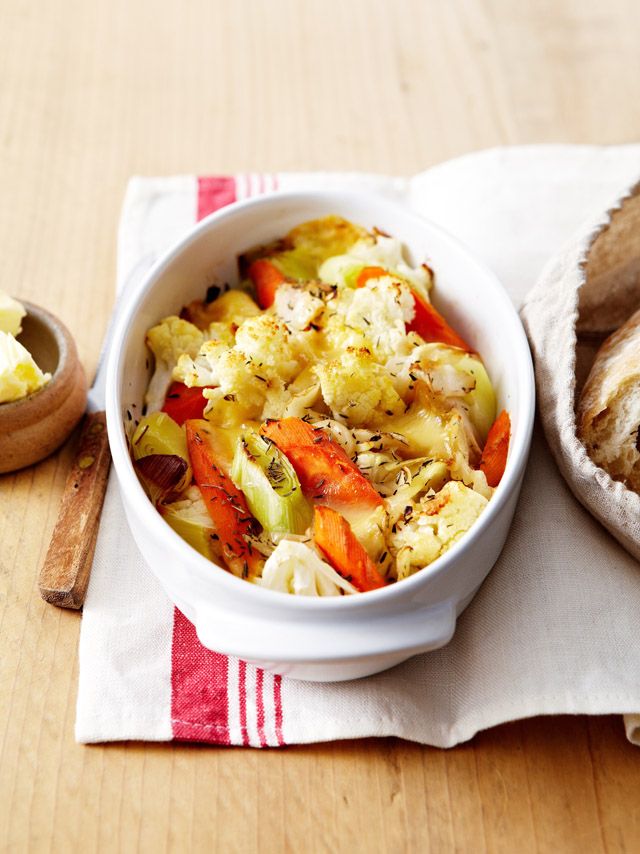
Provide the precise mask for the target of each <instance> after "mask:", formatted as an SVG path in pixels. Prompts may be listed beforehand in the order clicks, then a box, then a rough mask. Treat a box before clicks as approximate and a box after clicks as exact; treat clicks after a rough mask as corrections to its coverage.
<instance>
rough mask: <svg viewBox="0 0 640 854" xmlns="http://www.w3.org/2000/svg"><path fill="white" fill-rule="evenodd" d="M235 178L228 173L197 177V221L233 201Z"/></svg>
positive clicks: (235, 194) (235, 196)
mask: <svg viewBox="0 0 640 854" xmlns="http://www.w3.org/2000/svg"><path fill="white" fill-rule="evenodd" d="M236 198H237V193H236V179H235V178H232V177H230V176H228V175H204V176H201V177H199V178H198V221H200V220H201V219H204V217H205V216H209V214H212V213H214V212H215V211H218V210H220V208H223V207H224V206H225V205H230V204H231V203H232V202H235V200H236Z"/></svg>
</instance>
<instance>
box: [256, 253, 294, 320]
mask: <svg viewBox="0 0 640 854" xmlns="http://www.w3.org/2000/svg"><path fill="white" fill-rule="evenodd" d="M247 274H248V276H249V278H250V279H251V281H252V282H253V284H254V285H255V288H256V292H257V296H258V305H259V306H260V308H269V306H270V305H273V301H274V300H275V298H276V291H277V290H278V287H279V286H280V285H281V284H282V283H283V282H286V279H285V277H284V276H283V275H282V273H281V272H280V270H278V268H277V267H276V265H275V264H272V262H271V261H269V260H268V259H267V258H258V260H257V261H254V262H253V264H251V266H250V267H249V270H248V271H247Z"/></svg>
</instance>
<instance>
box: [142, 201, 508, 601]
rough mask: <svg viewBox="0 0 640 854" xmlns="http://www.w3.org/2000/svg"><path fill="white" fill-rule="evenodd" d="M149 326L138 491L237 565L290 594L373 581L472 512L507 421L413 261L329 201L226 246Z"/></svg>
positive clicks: (492, 476) (409, 568)
mask: <svg viewBox="0 0 640 854" xmlns="http://www.w3.org/2000/svg"><path fill="white" fill-rule="evenodd" d="M238 261H239V273H240V285H239V286H238V288H236V289H228V288H227V289H224V288H223V289H219V288H217V287H212V288H210V289H209V291H208V293H207V295H206V298H205V299H203V300H197V301H195V302H192V303H190V304H189V305H186V306H185V307H184V308H183V309H182V311H181V313H180V316H171V317H167V318H165V319H164V320H162V321H161V322H160V323H159V324H158V325H157V326H154V327H153V328H152V329H150V330H149V331H148V333H147V345H148V347H149V349H150V350H151V352H152V353H153V357H154V370H153V375H152V377H151V380H150V382H149V385H148V389H147V393H146V397H145V403H146V414H145V415H144V416H143V417H142V418H141V419H140V421H139V422H138V423H137V424H136V427H135V431H134V432H133V435H132V436H131V452H132V455H133V458H134V463H135V468H136V471H137V473H138V475H139V477H140V479H141V481H142V483H143V485H144V486H145V488H146V491H147V492H148V494H149V496H150V498H151V500H152V501H153V502H154V504H155V506H156V507H157V509H158V511H159V512H160V514H161V515H162V516H163V518H164V519H165V521H166V522H167V523H168V524H169V525H171V527H172V528H173V529H174V530H175V531H176V532H177V533H178V534H179V535H180V536H181V537H183V539H185V540H186V541H187V542H188V543H189V544H190V545H191V546H193V547H194V548H196V549H197V550H198V551H199V552H201V553H202V554H203V555H205V556H206V557H207V558H209V559H211V560H212V561H214V562H216V563H218V564H220V565H223V566H225V567H226V568H227V569H228V570H229V571H230V572H232V573H233V574H234V575H237V576H239V577H241V578H245V579H247V580H248V581H250V582H253V583H255V584H259V585H261V586H262V587H265V588H268V589H272V590H279V591H282V592H285V593H294V594H299V595H300V594H301V595H313V596H315V595H321V596H326V595H344V594H351V593H357V592H364V591H368V590H373V589H376V588H380V587H384V586H386V585H388V584H391V583H394V582H396V581H399V580H401V579H404V578H406V577H408V576H410V575H412V574H414V573H415V572H417V571H419V570H421V569H423V568H424V567H426V566H428V565H429V564H431V563H432V562H433V561H434V560H436V559H437V558H438V557H439V556H440V555H442V554H443V553H444V552H445V551H446V550H447V549H449V548H450V547H451V546H452V545H453V544H454V543H455V542H457V541H458V540H459V539H460V537H461V536H462V535H463V534H464V533H465V532H466V531H467V530H468V529H469V528H470V527H471V526H472V525H473V523H474V522H475V521H476V519H477V518H478V517H479V515H480V514H481V513H482V511H483V509H484V508H485V506H486V505H487V502H488V501H489V500H490V498H491V495H492V492H493V489H494V488H495V486H497V484H498V482H499V481H500V478H501V476H502V473H503V471H504V467H505V463H506V458H507V451H508V445H509V436H510V420H509V416H508V414H507V413H506V412H502V413H500V415H499V416H498V417H497V418H496V400H495V394H494V390H493V387H492V385H491V382H490V380H489V377H488V376H487V372H486V370H485V368H484V365H483V363H482V360H481V358H480V356H479V355H478V354H477V353H475V352H473V350H472V349H471V348H470V347H469V346H467V344H466V343H465V341H464V340H463V339H462V338H461V337H460V336H459V335H458V334H457V333H456V332H455V331H454V330H453V329H452V328H451V327H450V326H449V325H448V324H447V322H446V321H445V320H444V318H442V316H441V315H440V314H439V313H438V312H437V311H436V310H435V309H434V308H433V306H432V305H431V302H430V298H429V292H430V289H431V287H432V284H433V273H432V271H431V270H430V269H429V267H428V266H426V265H422V266H418V267H412V266H410V265H409V264H408V263H407V261H406V260H405V258H404V256H403V247H402V244H401V243H400V241H399V240H397V239H396V238H393V237H389V236H387V235H385V234H382V233H379V232H369V231H366V230H364V229H362V228H360V227H358V226H356V225H354V224H352V223H350V222H347V221H345V220H343V219H340V218H338V217H335V216H330V217H325V218H324V219H320V220H314V221H311V222H306V223H303V224H302V225H299V226H298V227H296V228H294V229H293V230H292V231H290V232H289V233H288V234H287V235H286V236H285V237H283V238H281V239H279V240H277V241H275V242H273V243H272V244H269V245H266V246H261V247H256V248H254V249H251V250H250V251H248V252H246V253H245V254H243V255H242V256H240V258H239V259H238Z"/></svg>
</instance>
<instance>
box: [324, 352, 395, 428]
mask: <svg viewBox="0 0 640 854" xmlns="http://www.w3.org/2000/svg"><path fill="white" fill-rule="evenodd" d="M314 371H315V373H316V374H317V376H318V377H319V379H320V386H321V391H322V397H323V398H324V402H325V403H326V404H327V406H328V407H329V408H330V409H331V411H332V413H333V416H334V418H335V417H336V416H339V417H341V418H344V419H346V420H347V422H348V424H349V425H350V426H355V427H359V426H363V425H367V424H368V425H374V426H375V425H376V424H378V423H380V422H381V421H384V420H385V416H386V418H387V419H388V418H389V417H391V416H393V415H397V414H399V413H403V412H404V409H405V406H404V403H403V401H402V398H401V397H400V396H399V395H398V393H397V392H396V390H395V389H394V387H393V383H392V381H391V378H390V377H389V376H388V374H387V373H386V371H385V370H384V368H382V367H380V365H378V364H377V363H376V361H375V359H374V358H373V356H372V355H371V353H370V352H369V351H368V350H367V349H366V348H364V347H362V348H358V349H356V348H353V347H348V348H347V350H346V352H345V353H344V356H343V358H342V359H341V360H335V361H333V362H329V363H327V364H318V365H315V366H314Z"/></svg>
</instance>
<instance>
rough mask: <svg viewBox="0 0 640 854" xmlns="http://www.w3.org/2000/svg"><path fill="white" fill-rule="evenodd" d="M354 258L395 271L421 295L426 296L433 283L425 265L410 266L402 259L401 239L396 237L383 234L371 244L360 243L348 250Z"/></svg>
mask: <svg viewBox="0 0 640 854" xmlns="http://www.w3.org/2000/svg"><path fill="white" fill-rule="evenodd" d="M349 254H350V255H352V256H353V257H354V258H359V259H361V260H362V261H365V262H366V265H367V266H372V267H376V266H379V267H383V268H384V269H385V270H389V272H390V273H391V274H393V273H397V274H398V276H400V277H401V278H403V279H405V280H406V281H407V282H409V283H410V284H411V285H413V286H414V287H415V288H417V290H419V291H420V293H421V294H422V295H423V296H428V294H429V289H430V288H431V285H432V284H433V278H432V275H431V272H430V270H429V269H428V268H427V267H425V266H421V267H411V266H410V265H409V264H407V262H406V261H405V259H404V254H403V245H402V241H401V240H399V239H398V238H397V237H388V236H386V235H384V234H378V235H377V236H376V242H375V243H373V244H369V245H367V244H364V243H360V244H358V245H357V246H354V247H353V249H351V250H350V252H349Z"/></svg>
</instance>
